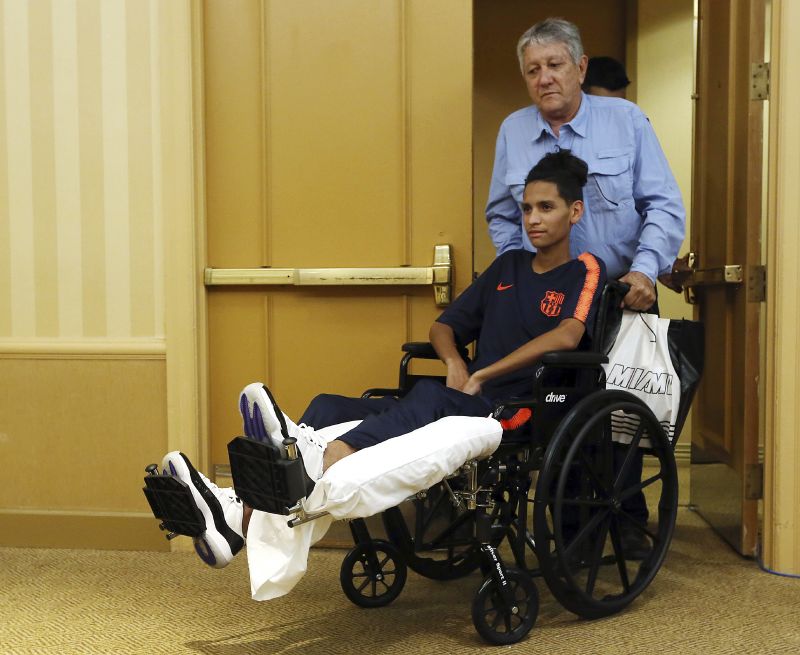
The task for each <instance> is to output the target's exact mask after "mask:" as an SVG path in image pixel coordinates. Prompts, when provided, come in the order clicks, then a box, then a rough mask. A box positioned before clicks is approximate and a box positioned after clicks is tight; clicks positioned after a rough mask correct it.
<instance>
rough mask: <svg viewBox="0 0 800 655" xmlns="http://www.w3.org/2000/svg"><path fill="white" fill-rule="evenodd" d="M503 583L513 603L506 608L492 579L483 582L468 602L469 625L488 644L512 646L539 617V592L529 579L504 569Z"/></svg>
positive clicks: (517, 571)
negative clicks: (469, 606)
mask: <svg viewBox="0 0 800 655" xmlns="http://www.w3.org/2000/svg"><path fill="white" fill-rule="evenodd" d="M506 582H507V583H508V588H509V593H510V594H511V597H512V598H513V599H514V605H513V607H507V605H506V603H505V601H504V600H503V597H502V595H501V594H500V592H499V589H498V587H497V583H496V582H495V580H494V579H493V578H491V577H490V578H487V579H486V580H485V581H484V583H483V584H482V585H481V588H480V589H478V593H476V594H475V598H474V599H473V601H472V623H473V625H474V626H475V629H476V630H477V631H478V634H479V635H480V636H481V637H483V639H485V640H486V641H487V642H489V643H490V644H496V645H499V644H515V643H516V642H518V641H519V640H520V639H523V638H524V637H525V635H527V634H528V633H529V632H530V631H531V628H533V624H534V623H536V617H537V616H538V614H539V592H538V590H537V589H536V585H535V584H534V582H533V580H532V579H531V577H530V576H529V575H528V574H527V573H524V572H522V571H520V570H518V569H513V568H510V569H506Z"/></svg>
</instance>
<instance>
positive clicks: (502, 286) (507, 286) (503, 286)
mask: <svg viewBox="0 0 800 655" xmlns="http://www.w3.org/2000/svg"><path fill="white" fill-rule="evenodd" d="M513 286H514V285H513V284H503V283H502V282H501V283H500V284H498V285H497V290H498V291H505V290H506V289H510V288H511V287H513Z"/></svg>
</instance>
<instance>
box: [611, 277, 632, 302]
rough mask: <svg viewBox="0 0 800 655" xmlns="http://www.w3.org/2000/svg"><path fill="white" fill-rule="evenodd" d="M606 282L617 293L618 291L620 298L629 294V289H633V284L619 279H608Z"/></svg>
mask: <svg viewBox="0 0 800 655" xmlns="http://www.w3.org/2000/svg"><path fill="white" fill-rule="evenodd" d="M606 284H607V285H608V286H609V287H611V288H612V289H613V290H614V292H615V293H617V294H618V295H619V296H620V298H624V297H625V296H627V295H628V291H630V290H631V285H630V284H628V283H627V282H620V281H619V280H608V281H607V282H606Z"/></svg>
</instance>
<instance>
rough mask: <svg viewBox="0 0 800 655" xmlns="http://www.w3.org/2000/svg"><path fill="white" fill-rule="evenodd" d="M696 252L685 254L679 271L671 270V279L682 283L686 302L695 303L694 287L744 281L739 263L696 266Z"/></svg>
mask: <svg viewBox="0 0 800 655" xmlns="http://www.w3.org/2000/svg"><path fill="white" fill-rule="evenodd" d="M697 264H698V257H697V253H694V252H690V253H688V254H687V255H686V266H685V267H684V268H682V270H680V271H673V273H672V277H673V279H677V280H678V281H679V283H680V284H682V285H683V294H684V298H685V299H686V302H688V303H689V304H691V305H696V304H697V294H696V293H695V288H696V287H707V286H719V285H723V284H741V283H742V282H743V281H744V270H743V267H742V265H741V264H725V265H724V266H716V267H713V268H697Z"/></svg>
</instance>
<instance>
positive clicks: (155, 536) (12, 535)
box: [0, 509, 170, 551]
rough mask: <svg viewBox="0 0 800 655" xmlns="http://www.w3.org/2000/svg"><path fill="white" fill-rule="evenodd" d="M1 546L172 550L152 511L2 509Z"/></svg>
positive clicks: (0, 511) (0, 523) (0, 519)
mask: <svg viewBox="0 0 800 655" xmlns="http://www.w3.org/2000/svg"><path fill="white" fill-rule="evenodd" d="M0 546H10V547H12V548H97V549H101V550H151V551H152V550H157V551H169V550H170V544H169V542H168V541H167V540H166V539H165V538H164V533H163V532H161V531H160V530H159V529H158V524H157V522H156V519H154V518H153V516H152V515H151V514H145V513H139V512H95V511H71V512H65V511H55V510H35V509H31V510H0Z"/></svg>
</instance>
